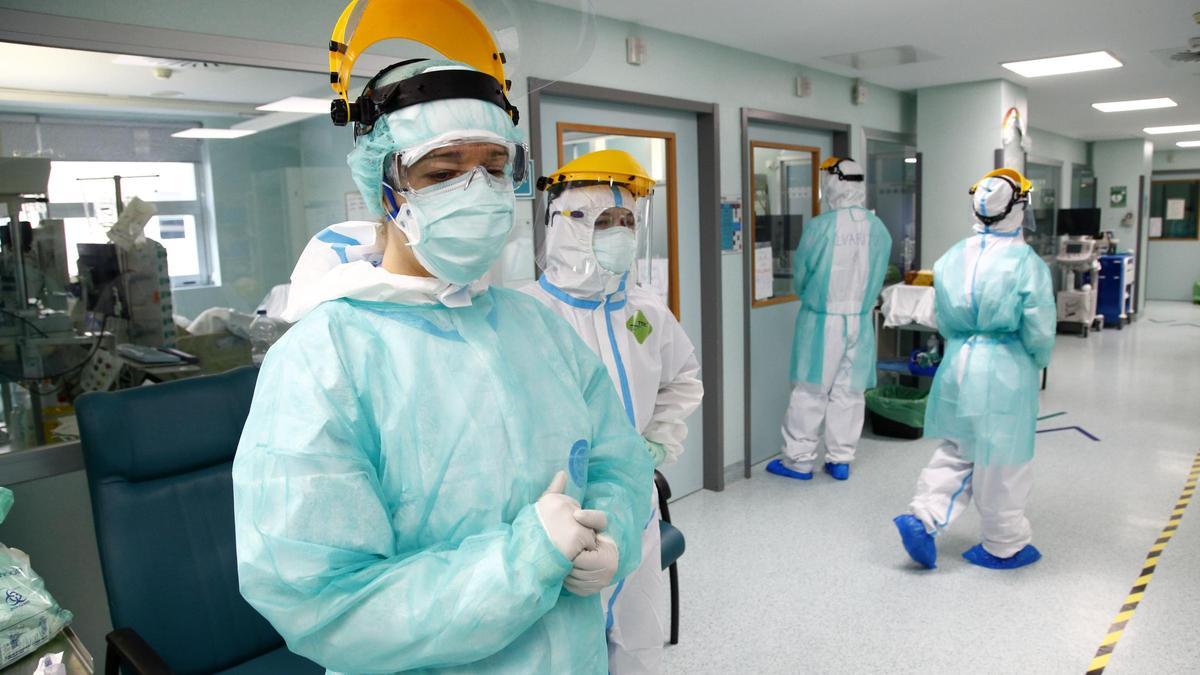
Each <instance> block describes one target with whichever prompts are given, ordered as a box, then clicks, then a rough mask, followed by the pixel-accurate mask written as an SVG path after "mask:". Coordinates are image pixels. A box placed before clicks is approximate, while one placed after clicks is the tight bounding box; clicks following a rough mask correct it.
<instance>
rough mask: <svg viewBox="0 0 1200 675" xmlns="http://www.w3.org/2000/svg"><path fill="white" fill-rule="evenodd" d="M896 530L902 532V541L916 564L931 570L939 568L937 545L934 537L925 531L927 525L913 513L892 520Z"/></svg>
mask: <svg viewBox="0 0 1200 675" xmlns="http://www.w3.org/2000/svg"><path fill="white" fill-rule="evenodd" d="M892 522H893V523H895V524H896V529H897V530H900V541H902V542H903V543H904V550H905V551H908V557H910V558H912V559H913V561H914V562H916V563H917V564H919V565H922V566H924V567H927V568H929V569H934V568H936V567H937V544H935V543H933V535H932V534H929V533H928V532H926V531H925V525H923V524H922V523H921V521H919V520H917V517H916V516H914V515H912V514H911V513H906V514H904V515H902V516H896V517H895V518H893V519H892Z"/></svg>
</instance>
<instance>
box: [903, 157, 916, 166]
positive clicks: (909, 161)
mask: <svg viewBox="0 0 1200 675" xmlns="http://www.w3.org/2000/svg"><path fill="white" fill-rule="evenodd" d="M904 163H905V164H916V163H917V158H916V157H905V158H904Z"/></svg>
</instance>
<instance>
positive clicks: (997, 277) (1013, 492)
mask: <svg viewBox="0 0 1200 675" xmlns="http://www.w3.org/2000/svg"><path fill="white" fill-rule="evenodd" d="M1031 189H1032V186H1031V185H1030V183H1029V181H1028V180H1026V179H1025V177H1024V176H1022V175H1021V174H1020V173H1018V172H1017V171H1014V170H1012V169H997V170H995V171H992V172H990V173H988V174H987V175H985V176H984V177H983V179H982V180H980V181H979V183H977V184H976V185H975V186H974V187H973V188H971V208H972V212H973V213H974V221H975V222H974V229H975V233H974V234H973V235H972V236H970V237H968V238H967V239H964V240H962V241H960V242H958V243H957V244H955V245H954V246H953V247H952V248H951V249H950V250H949V251H948V252H947V253H946V254H945V255H944V256H942V257H941V259H940V260H938V261H937V263H936V264H935V265H934V268H933V271H934V285H935V288H936V296H935V300H934V310H935V312H936V315H937V322H938V330H939V332H940V333H941V334H942V335H943V336H944V337H945V338H946V352H945V358H944V359H943V360H942V363H941V366H940V367H939V368H938V371H937V376H936V377H935V378H934V381H933V388H932V390H931V391H930V393H929V402H928V405H927V407H926V409H925V435H926V436H929V437H931V438H942V439H944V440H943V442H942V444H941V445H940V446H938V448H937V450H936V451H934V454H933V458H932V459H930V461H929V465H928V466H926V467H925V469H924V470H923V471H922V472H921V476H920V478H919V479H918V480H917V493H916V495H915V496H914V497H913V500H912V504H911V505H910V507H909V508H910V513H907V514H904V515H901V516H897V517H896V518H895V523H896V526H897V528H898V529H899V531H900V536H901V540H902V542H903V544H904V547H905V550H907V551H908V553H909V556H910V557H912V558H913V560H915V561H916V562H918V563H920V564H921V565H923V566H925V567H930V568H932V567H935V566H936V561H937V548H936V545H935V537H936V536H937V535H938V534H940V533H941V532H942V531H944V530H945V529H946V528H947V527H948V526H949V525H950V523H952V522H953V521H954V520H955V519H956V518H958V516H960V515H962V513H963V512H964V511H966V509H967V507H968V506H969V505H970V503H971V501H974V502H975V507H976V508H977V509H978V510H979V516H980V530H981V533H982V539H983V541H982V542H981V543H980V544H979V545H977V546H975V547H974V548H972V549H970V550H968V551H967V552H965V553H964V554H963V557H964V558H966V559H967V560H968V561H969V562H971V563H973V564H976V565H979V566H981V567H988V568H992V569H1012V568H1016V567H1023V566H1025V565H1029V564H1031V563H1034V562H1037V560H1038V559H1039V558H1040V557H1041V553H1040V552H1039V551H1038V550H1037V548H1036V547H1035V546H1034V545H1033V544H1032V543H1031V542H1032V541H1033V530H1032V528H1031V527H1030V525H1029V520H1028V519H1027V518H1026V517H1025V503H1026V501H1028V499H1029V492H1030V489H1031V488H1032V487H1033V472H1032V460H1033V448H1034V438H1035V436H1034V434H1035V433H1036V431H1035V427H1036V425H1037V415H1038V391H1039V388H1038V384H1039V373H1040V371H1041V370H1042V369H1043V368H1045V367H1046V366H1047V365H1049V363H1050V354H1051V352H1052V351H1053V349H1054V333H1055V329H1056V328H1057V312H1056V311H1055V305H1054V286H1053V283H1052V281H1051V278H1050V270H1049V268H1047V267H1046V263H1045V262H1043V261H1042V259H1041V257H1040V256H1038V254H1037V252H1036V251H1034V250H1033V249H1032V248H1031V247H1030V246H1029V245H1028V244H1026V243H1025V239H1024V237H1023V235H1022V224H1023V222H1024V221H1025V210H1026V209H1027V208H1029V192H1030V190H1031Z"/></svg>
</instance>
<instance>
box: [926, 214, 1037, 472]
mask: <svg viewBox="0 0 1200 675" xmlns="http://www.w3.org/2000/svg"><path fill="white" fill-rule="evenodd" d="M1018 222H1019V221H1018ZM1017 228H1018V229H1016V230H1015V231H1009V232H1002V233H999V234H984V233H979V234H976V235H975V236H972V237H970V238H969V239H964V240H963V241H960V242H959V243H957V244H955V245H954V247H953V248H951V249H950V251H949V252H947V253H946V255H944V256H942V258H941V259H940V260H938V261H937V264H936V265H934V268H933V269H934V283H935V285H936V296H935V298H936V299H935V305H934V307H935V312H936V314H937V320H938V327H939V331H940V332H941V334H942V335H943V336H944V337H945V338H946V352H945V356H944V357H943V360H942V364H941V366H940V367H939V368H938V372H937V376H936V377H935V378H934V381H933V389H932V391H931V392H930V394H929V402H928V405H927V407H926V409H925V435H926V436H929V437H940V438H947V439H950V440H953V441H955V442H956V443H957V444H958V446H959V450H960V453H961V454H962V456H963V457H964V458H965V459H968V460H971V461H973V462H974V463H975V464H976V465H983V466H988V465H1011V464H1021V463H1024V462H1028V461H1029V460H1030V459H1032V457H1033V446H1034V433H1035V427H1036V425H1037V414H1038V391H1039V386H1038V385H1039V372H1040V371H1041V369H1042V368H1045V367H1046V365H1048V364H1049V363H1050V353H1051V352H1052V351H1053V349H1054V333H1055V329H1056V328H1057V313H1056V311H1055V306H1054V287H1053V283H1052V282H1051V279H1050V270H1049V268H1047V267H1046V263H1044V262H1043V261H1042V259H1041V258H1039V257H1038V255H1037V253H1036V252H1035V251H1034V250H1033V249H1032V248H1030V247H1029V246H1028V245H1027V244H1026V243H1025V242H1024V241H1023V240H1022V239H1021V231H1020V229H1019V225H1018V226H1017Z"/></svg>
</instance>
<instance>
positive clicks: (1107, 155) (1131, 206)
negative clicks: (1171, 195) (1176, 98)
mask: <svg viewBox="0 0 1200 675" xmlns="http://www.w3.org/2000/svg"><path fill="white" fill-rule="evenodd" d="M1153 153H1154V146H1153V144H1151V143H1150V141H1147V140H1143V139H1130V140H1121V141H1097V142H1096V143H1093V144H1092V168H1093V170H1094V171H1095V172H1096V183H1097V184H1096V202H1097V204H1098V205H1099V206H1100V214H1101V215H1100V228H1101V229H1102V230H1112V231H1113V232H1115V233H1116V236H1117V238H1118V239H1119V240H1120V241H1121V249H1122V250H1126V251H1137V250H1138V249H1139V248H1140V249H1141V250H1142V251H1143V252H1145V251H1146V250H1147V249H1146V242H1147V237H1148V235H1149V226H1148V224H1147V223H1146V222H1143V223H1142V236H1141V240H1140V241H1138V238H1137V231H1138V227H1137V226H1138V223H1137V215H1138V179H1139V178H1140V177H1145V180H1146V190H1145V195H1143V201H1144V202H1145V204H1144V205H1143V206H1144V208H1143V209H1142V213H1143V220H1145V219H1147V218H1148V217H1149V215H1148V214H1149V211H1150V208H1149V206H1150V205H1149V200H1150V171H1151V168H1150V167H1151V160H1152V157H1153ZM1117 185H1124V186H1125V187H1126V205H1125V206H1124V207H1121V208H1116V207H1112V206H1109V203H1110V202H1109V194H1110V191H1111V188H1112V187H1113V186H1117ZM1126 213H1132V214H1133V216H1134V223H1133V225H1132V226H1130V227H1123V226H1122V225H1121V219H1122V218H1123V217H1124V216H1125V214H1126ZM1140 263H1141V264H1142V265H1143V266H1148V264H1149V263H1148V261H1147V259H1146V258H1143V259H1142V260H1141V261H1140ZM1149 274H1151V271H1150V270H1149V269H1144V270H1142V283H1141V284H1140V286H1139V288H1137V296H1138V307H1139V308H1140V307H1142V306H1143V303H1144V301H1145V297H1146V286H1147V283H1146V277H1147V276H1148V275H1149Z"/></svg>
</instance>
